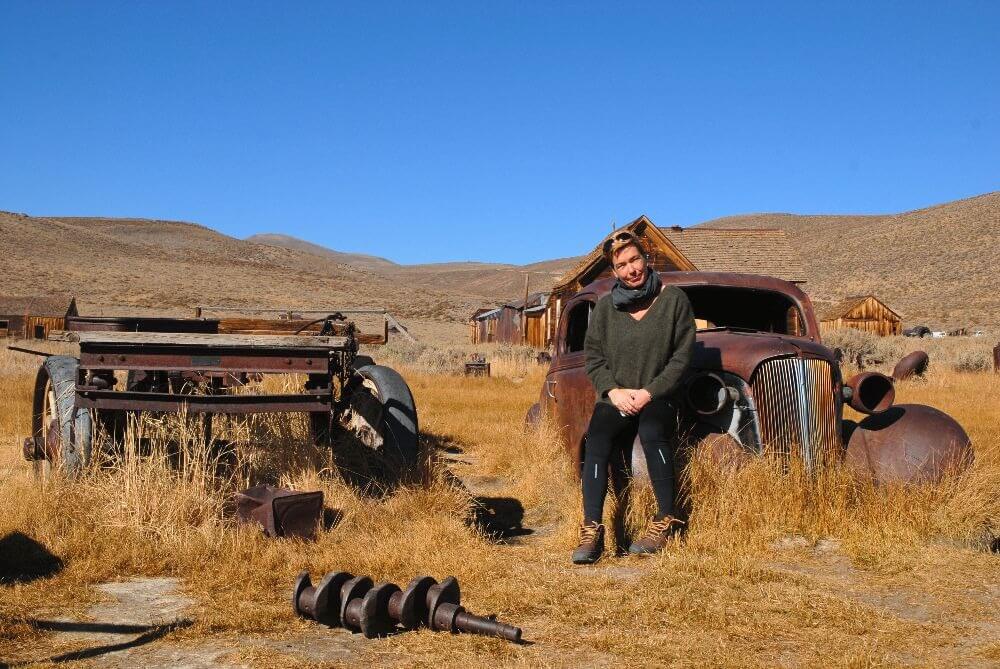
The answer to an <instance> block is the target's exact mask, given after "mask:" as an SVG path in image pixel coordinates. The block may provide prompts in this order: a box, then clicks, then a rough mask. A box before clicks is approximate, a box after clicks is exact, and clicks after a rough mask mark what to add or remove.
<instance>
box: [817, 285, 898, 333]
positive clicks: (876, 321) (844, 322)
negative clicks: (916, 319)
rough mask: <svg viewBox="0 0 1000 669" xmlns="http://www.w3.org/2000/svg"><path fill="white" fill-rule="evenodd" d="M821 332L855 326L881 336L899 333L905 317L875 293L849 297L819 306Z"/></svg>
mask: <svg viewBox="0 0 1000 669" xmlns="http://www.w3.org/2000/svg"><path fill="white" fill-rule="evenodd" d="M817 311H818V312H819V328H820V331H821V332H827V331H829V330H836V329H838V328H854V329H855V330H864V331H865V332H871V333H873V334H877V335H879V336H880V337H887V336H889V335H898V334H901V333H902V331H903V319H902V318H900V317H899V314H897V313H896V312H895V311H893V310H892V309H890V308H889V307H888V306H886V305H885V303H883V302H882V301H880V300H879V299H878V298H877V297H875V296H874V295H858V296H855V297H848V298H845V299H843V300H841V301H840V302H837V303H836V304H832V305H830V306H828V307H825V308H824V307H822V306H820V307H818V309H817Z"/></svg>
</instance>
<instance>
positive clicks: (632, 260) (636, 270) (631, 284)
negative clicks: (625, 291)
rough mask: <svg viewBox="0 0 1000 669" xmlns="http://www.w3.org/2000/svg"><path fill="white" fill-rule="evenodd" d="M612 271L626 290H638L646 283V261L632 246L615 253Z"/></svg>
mask: <svg viewBox="0 0 1000 669" xmlns="http://www.w3.org/2000/svg"><path fill="white" fill-rule="evenodd" d="M611 269H612V271H613V272H614V273H615V278H616V279H618V280H619V281H621V282H622V284H624V286H625V287H626V288H638V287H639V286H641V285H642V284H643V283H644V282H645V281H646V259H645V258H643V257H642V252H640V251H639V249H638V248H636V247H635V246H634V245H632V244H630V245H628V246H626V247H624V248H622V249H619V250H618V252H617V253H615V255H614V263H613V264H612V266H611Z"/></svg>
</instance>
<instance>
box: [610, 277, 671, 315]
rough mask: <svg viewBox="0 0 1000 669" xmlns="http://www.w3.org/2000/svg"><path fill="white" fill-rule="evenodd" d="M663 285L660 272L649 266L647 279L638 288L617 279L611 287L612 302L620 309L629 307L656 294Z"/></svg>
mask: <svg viewBox="0 0 1000 669" xmlns="http://www.w3.org/2000/svg"><path fill="white" fill-rule="evenodd" d="M662 285H663V281H661V280H660V273H659V272H657V271H656V270H654V269H653V268H652V267H647V268H646V280H645V281H644V282H643V283H642V285H641V286H639V287H638V288H626V287H625V286H624V285H622V282H621V281H618V280H616V281H615V286H614V288H612V289H611V302H612V303H613V304H614V305H615V309H618V310H619V311H621V310H623V309H628V308H629V307H634V306H635V305H637V304H642V303H643V302H645V301H646V300H648V299H650V298H651V297H653V296H655V295H656V294H657V293H658V292H659V290H660V286H662Z"/></svg>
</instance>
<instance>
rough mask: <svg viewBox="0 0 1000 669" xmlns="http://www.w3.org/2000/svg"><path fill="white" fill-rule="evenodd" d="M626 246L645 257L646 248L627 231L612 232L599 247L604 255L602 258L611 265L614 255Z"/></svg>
mask: <svg viewBox="0 0 1000 669" xmlns="http://www.w3.org/2000/svg"><path fill="white" fill-rule="evenodd" d="M626 246H634V247H635V248H636V249H638V250H639V253H641V254H642V255H643V256H644V257H645V255H646V248H645V247H644V246H643V245H642V242H641V241H639V238H638V237H636V236H635V234H633V233H631V232H629V231H628V230H619V231H618V232H612V233H611V234H610V235H609V236H608V238H607V239H605V240H604V242H603V244H602V245H601V251H602V252H603V253H604V258H605V259H606V260H607V261H608V262H609V263H611V264H612V265H613V264H614V262H615V254H616V253H618V252H619V251H621V250H622V249H623V248H625V247H626Z"/></svg>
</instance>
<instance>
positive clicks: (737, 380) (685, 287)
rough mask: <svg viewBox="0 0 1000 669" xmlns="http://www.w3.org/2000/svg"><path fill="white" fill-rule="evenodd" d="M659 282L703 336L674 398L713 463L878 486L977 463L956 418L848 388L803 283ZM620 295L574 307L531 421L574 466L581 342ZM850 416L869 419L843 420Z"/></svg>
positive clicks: (875, 385) (887, 389) (582, 295)
mask: <svg viewBox="0 0 1000 669" xmlns="http://www.w3.org/2000/svg"><path fill="white" fill-rule="evenodd" d="M660 276H661V278H662V280H663V283H664V285H668V286H676V287H677V288H680V289H681V290H682V291H684V293H685V294H686V295H687V297H688V299H689V300H690V302H691V305H692V308H693V312H694V317H695V321H696V325H697V334H696V343H695V351H694V355H693V360H692V364H691V366H690V368H689V370H688V371H687V372H686V375H685V377H684V378H683V380H682V383H681V386H680V389H679V391H678V392H677V393H676V394H675V397H674V401H675V403H676V404H677V407H678V413H679V421H680V423H681V424H680V426H679V432H678V433H679V435H681V438H682V440H683V443H682V446H685V447H693V446H698V445H699V444H705V443H710V445H711V448H712V449H713V452H714V453H715V454H716V456H717V457H723V456H725V455H726V454H727V453H728V454H730V455H733V456H737V457H747V456H748V455H750V454H762V453H772V454H777V455H778V456H780V457H784V458H788V457H797V458H800V459H801V461H802V463H803V464H804V466H805V467H806V468H814V467H816V466H817V465H818V463H820V462H821V461H823V459H824V458H825V457H827V456H829V455H830V454H835V455H836V456H837V457H840V458H843V459H844V460H845V461H846V463H847V464H848V465H849V466H851V467H853V468H854V469H855V470H856V471H858V472H862V473H865V474H866V475H868V476H871V477H873V478H874V479H876V480H902V481H914V480H918V479H926V478H934V477H938V476H940V475H941V473H942V472H944V471H945V470H947V469H948V468H949V467H952V466H960V465H961V464H963V463H966V462H968V460H969V458H971V443H970V441H969V438H968V436H967V435H966V433H965V432H964V430H963V429H962V427H961V426H960V425H959V424H958V423H957V422H956V421H955V420H954V419H952V418H951V417H950V416H948V415H946V414H944V413H943V412H941V411H938V410H937V409H934V408H932V407H928V406H923V405H915V404H899V405H895V404H894V399H895V390H894V385H893V383H894V382H893V379H891V378H890V377H888V376H885V375H883V374H879V373H876V372H862V373H859V374H856V375H854V376H852V377H851V378H850V379H846V380H845V379H843V377H842V375H841V369H840V365H839V362H838V356H837V352H836V351H834V350H832V349H831V348H829V347H827V346H825V345H824V344H823V342H822V339H821V336H820V329H819V324H818V322H817V318H816V314H815V312H814V311H813V307H812V304H811V302H810V300H809V298H808V296H807V295H806V294H805V293H804V292H803V291H802V290H801V289H799V288H798V287H797V286H796V285H795V284H793V283H789V282H787V281H783V280H781V279H777V278H773V277H768V276H761V275H751V274H737V273H721V272H719V273H716V272H661V273H660ZM613 285H614V279H600V280H597V281H594V282H593V283H591V284H589V285H587V286H585V287H584V288H583V289H581V290H580V291H579V292H578V293H576V294H575V295H574V296H573V297H571V298H570V299H569V300H567V302H566V304H565V306H564V308H563V310H562V313H561V317H560V319H559V323H558V327H557V335H556V339H555V342H554V350H553V353H552V361H551V364H550V365H549V368H548V371H547V374H546V378H545V382H544V384H543V387H542V389H541V391H540V397H539V401H538V403H536V404H535V405H533V406H532V407H531V408H530V409H529V411H528V414H527V416H526V421H527V422H528V423H536V422H537V421H539V420H540V419H541V418H543V417H544V418H545V419H546V420H548V421H550V422H551V424H552V425H554V426H555V428H557V429H558V431H559V435H560V438H561V439H563V440H564V445H565V448H566V451H567V454H568V455H569V457H570V458H572V459H573V461H574V462H575V463H577V464H579V463H582V461H583V452H584V449H585V448H586V430H587V425H588V423H589V420H590V416H591V413H592V412H593V408H594V402H595V399H596V397H595V393H594V389H593V386H592V385H591V382H590V379H589V378H588V376H587V373H586V371H585V368H584V363H585V358H586V353H585V351H584V339H585V337H586V332H587V325H588V322H589V319H590V314H591V312H592V311H593V309H594V306H595V304H596V302H597V300H598V299H599V298H601V297H602V296H603V295H606V294H607V293H608V292H610V290H611V288H612V286H613ZM845 406H850V407H852V408H853V409H855V410H856V411H858V412H860V413H861V414H863V415H865V417H864V418H863V419H862V420H860V421H854V420H851V419H848V418H845V417H844V407H845ZM623 448H627V445H623ZM678 450H679V451H684V452H689V451H688V449H687V448H680V449H678ZM625 460H626V462H627V461H628V460H629V457H628V454H626V458H625ZM631 463H632V468H633V470H634V471H635V472H636V473H637V474H641V473H642V472H643V471H644V470H645V463H644V460H643V456H642V449H641V447H638V444H634V445H633V449H632V454H631Z"/></svg>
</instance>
